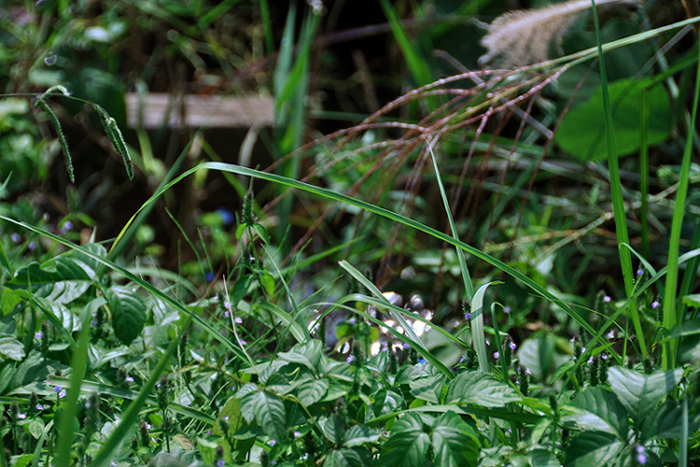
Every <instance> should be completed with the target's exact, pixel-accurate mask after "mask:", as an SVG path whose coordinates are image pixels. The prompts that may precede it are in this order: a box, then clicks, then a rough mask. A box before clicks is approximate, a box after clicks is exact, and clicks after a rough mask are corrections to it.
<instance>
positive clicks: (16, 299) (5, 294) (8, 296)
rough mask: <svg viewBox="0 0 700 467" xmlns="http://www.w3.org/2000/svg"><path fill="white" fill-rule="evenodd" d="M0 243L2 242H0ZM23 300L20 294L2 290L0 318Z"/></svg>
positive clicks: (8, 289) (5, 289)
mask: <svg viewBox="0 0 700 467" xmlns="http://www.w3.org/2000/svg"><path fill="white" fill-rule="evenodd" d="M0 243H2V242H0ZM23 300H24V298H22V296H21V295H20V293H18V292H15V291H14V290H12V289H10V288H9V287H5V288H3V289H2V294H1V295H0V302H2V309H1V310H0V316H5V315H7V314H8V313H10V312H11V311H12V310H14V309H15V307H16V306H17V305H19V304H20V303H22V301H23Z"/></svg>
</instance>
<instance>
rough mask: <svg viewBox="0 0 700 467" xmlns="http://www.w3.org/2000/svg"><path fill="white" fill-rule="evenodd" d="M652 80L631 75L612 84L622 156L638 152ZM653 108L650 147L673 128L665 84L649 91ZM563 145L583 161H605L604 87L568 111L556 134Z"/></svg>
mask: <svg viewBox="0 0 700 467" xmlns="http://www.w3.org/2000/svg"><path fill="white" fill-rule="evenodd" d="M649 83H650V80H649V79H641V80H640V79H637V78H627V79H622V80H618V81H615V82H614V83H611V84H610V85H609V86H608V89H609V91H610V101H611V103H612V106H613V125H614V128H615V142H616V144H617V151H618V154H619V155H620V156H625V155H628V154H632V153H634V152H636V151H637V150H638V149H639V147H640V141H641V133H640V128H641V123H640V122H641V102H642V99H641V95H642V94H641V93H642V89H643V88H644V87H645V86H647V85H649ZM646 94H647V102H648V105H649V108H651V109H654V110H653V112H651V115H650V118H649V127H648V129H647V138H648V143H649V145H650V146H653V145H656V144H659V143H662V142H663V141H665V140H666V139H667V138H668V137H669V136H670V134H671V129H672V127H673V118H672V109H671V102H670V99H669V96H668V92H667V91H666V89H665V88H664V86H663V84H658V85H656V86H654V87H653V88H651V89H649V90H647V92H646ZM554 139H555V141H556V142H557V144H559V146H560V147H561V148H562V149H564V150H565V151H566V152H568V153H569V154H571V155H573V156H575V157H577V158H578V159H581V160H585V161H587V160H594V161H595V160H604V159H606V158H607V147H606V145H605V113H604V110H603V92H602V88H600V89H598V90H596V91H595V92H594V93H593V95H592V96H591V98H590V100H589V101H588V102H587V103H585V104H584V105H581V106H579V107H577V108H575V109H573V110H572V111H571V112H569V113H568V114H566V116H565V117H564V119H563V120H562V122H561V125H560V126H559V129H558V130H557V132H556V135H555V136H554Z"/></svg>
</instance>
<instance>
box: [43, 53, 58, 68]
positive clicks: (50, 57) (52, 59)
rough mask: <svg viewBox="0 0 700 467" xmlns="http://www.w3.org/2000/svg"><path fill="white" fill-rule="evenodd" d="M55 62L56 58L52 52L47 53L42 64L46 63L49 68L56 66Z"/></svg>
mask: <svg viewBox="0 0 700 467" xmlns="http://www.w3.org/2000/svg"><path fill="white" fill-rule="evenodd" d="M56 60H58V57H56V54H55V53H53V52H49V54H48V55H47V56H46V58H45V59H44V63H46V64H47V65H48V66H51V65H55V64H56Z"/></svg>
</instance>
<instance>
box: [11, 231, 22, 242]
mask: <svg viewBox="0 0 700 467" xmlns="http://www.w3.org/2000/svg"><path fill="white" fill-rule="evenodd" d="M10 237H11V238H12V241H13V242H15V243H19V241H20V240H21V238H20V236H19V234H18V233H17V232H15V233H13V234H12V235H11V236H10Z"/></svg>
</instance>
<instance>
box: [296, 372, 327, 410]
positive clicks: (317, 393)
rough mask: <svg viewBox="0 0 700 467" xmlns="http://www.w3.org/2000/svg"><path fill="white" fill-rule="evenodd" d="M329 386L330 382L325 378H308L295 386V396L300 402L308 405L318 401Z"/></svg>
mask: <svg viewBox="0 0 700 467" xmlns="http://www.w3.org/2000/svg"><path fill="white" fill-rule="evenodd" d="M329 387H330V383H329V382H328V380H327V379H310V380H307V381H304V382H303V383H301V384H300V385H299V386H298V387H297V397H298V398H299V400H300V401H301V403H302V404H304V405H305V406H307V407H309V406H311V405H314V404H315V403H316V402H318V401H320V400H321V399H322V398H323V396H325V395H326V393H327V392H328V388H329Z"/></svg>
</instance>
